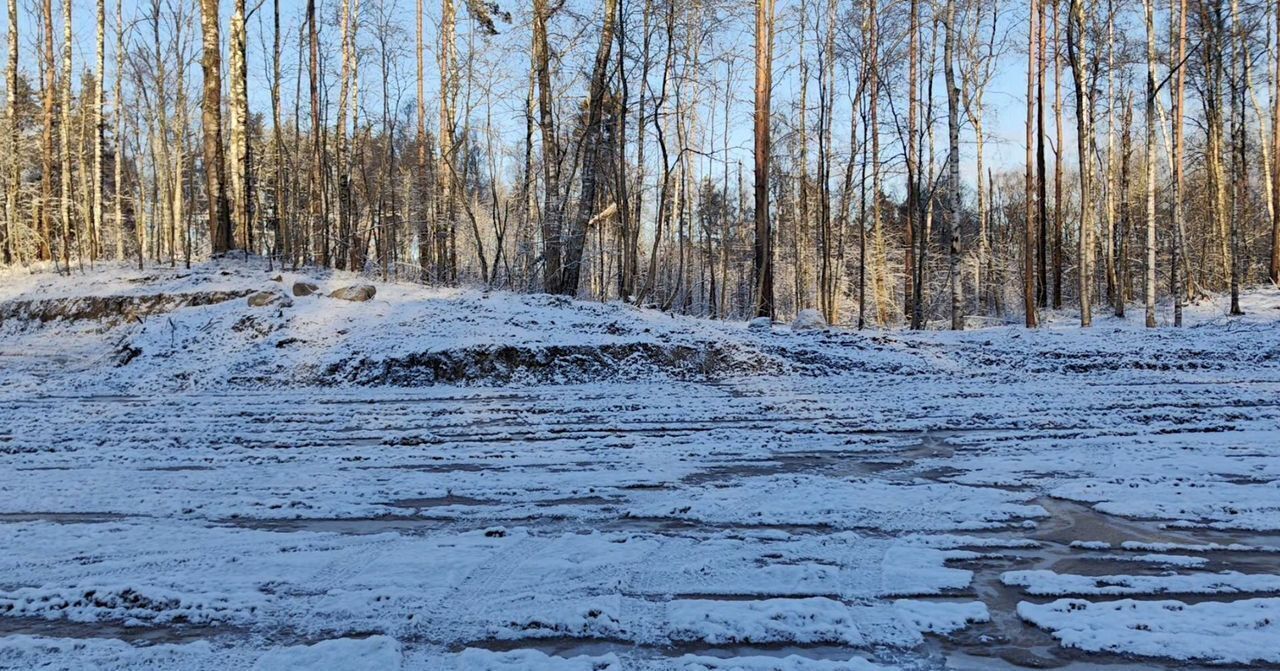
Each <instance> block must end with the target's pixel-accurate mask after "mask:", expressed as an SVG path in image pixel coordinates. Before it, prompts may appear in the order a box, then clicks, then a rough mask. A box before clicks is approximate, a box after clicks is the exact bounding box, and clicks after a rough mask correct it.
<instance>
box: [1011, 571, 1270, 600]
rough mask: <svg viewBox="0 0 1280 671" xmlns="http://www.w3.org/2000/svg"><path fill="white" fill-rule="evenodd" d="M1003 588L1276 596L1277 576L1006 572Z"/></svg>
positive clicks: (1040, 591)
mask: <svg viewBox="0 0 1280 671" xmlns="http://www.w3.org/2000/svg"><path fill="white" fill-rule="evenodd" d="M1000 579H1001V581H1002V582H1004V584H1006V585H1013V586H1018V587H1024V588H1026V592H1027V594H1038V595H1053V596H1058V595H1067V594H1071V595H1086V594H1096V595H1103V594H1105V595H1119V594H1233V593H1239V592H1252V593H1273V592H1280V575H1258V574H1248V573H1239V572H1236V571H1223V572H1221V573H1193V574H1185V575H1161V576H1147V575H1098V576H1086V575H1070V574H1063V573H1055V572H1053V571H1046V570H1036V571H1009V572H1007V573H1005V574H1004V575H1002V576H1001V578H1000Z"/></svg>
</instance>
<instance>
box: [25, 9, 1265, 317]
mask: <svg viewBox="0 0 1280 671" xmlns="http://www.w3.org/2000/svg"><path fill="white" fill-rule="evenodd" d="M775 2H776V0H755V2H751V3H744V2H742V1H740V0H688V1H685V0H599V2H594V1H589V0H559V1H558V2H556V1H552V0H533V1H532V3H531V5H529V6H526V5H524V4H521V3H512V2H502V1H501V0H500V1H499V2H497V3H490V2H485V1H483V0H430V3H429V5H424V0H305V1H304V2H295V3H284V6H282V3H281V2H280V0H256V1H255V2H252V3H248V4H247V3H246V0H231V3H230V6H229V7H226V6H223V5H222V3H220V2H219V0H199V2H198V3H197V2H195V0H144V1H143V2H137V3H135V2H129V3H125V2H123V0H114V1H113V2H111V3H108V2H107V1H106V0H96V1H95V2H94V4H93V6H92V10H93V11H92V12H90V9H91V8H90V6H89V5H88V3H81V4H76V3H73V2H71V1H70V0H31V1H29V2H25V3H24V4H23V6H22V7H19V3H18V1H17V0H7V5H8V6H7V9H8V21H7V24H8V40H7V44H8V54H7V56H8V59H7V68H6V77H5V92H6V95H5V100H6V106H5V109H4V114H3V120H2V121H3V124H2V126H0V129H2V130H3V136H4V137H3V140H0V144H2V146H3V147H4V152H3V155H4V159H3V166H0V168H2V169H3V175H0V185H2V186H3V194H4V198H3V211H2V217H0V224H2V225H0V248H2V253H3V257H2V260H3V262H4V264H6V265H17V266H26V265H31V264H53V265H54V266H56V267H57V268H58V269H59V270H61V271H62V272H68V273H70V272H77V271H78V269H80V268H83V267H85V266H89V265H92V264H94V263H98V262H101V261H107V260H110V261H112V262H129V263H136V264H137V265H139V266H145V265H146V264H168V265H181V264H188V265H189V264H190V263H192V261H193V259H201V258H205V257H207V256H209V255H232V256H234V255H235V254H240V253H243V254H246V255H247V254H253V255H259V256H262V257H266V258H268V259H270V260H271V263H273V264H279V265H280V266H284V267H298V266H303V265H319V266H324V267H333V268H341V269H347V270H353V271H362V272H366V273H371V274H378V275H381V276H384V277H388V278H400V279H409V280H417V281H422V282H428V283H433V284H445V285H453V284H470V285H484V286H489V287H496V288H508V289H514V290H519V291H546V292H552V293H562V294H567V295H574V296H580V297H584V298H586V297H589V298H595V299H600V300H614V299H620V300H625V301H630V302H634V303H637V304H645V305H655V306H657V307H660V308H662V309H666V310H672V311H677V312H682V313H689V314H698V315H707V316H711V317H718V318H744V317H748V316H755V315H764V316H772V317H778V318H786V317H789V316H791V315H794V314H796V313H798V312H799V311H800V310H803V309H807V308H814V309H817V310H819V311H821V312H822V313H823V315H824V316H825V318H826V319H827V320H828V321H830V322H833V323H847V324H856V325H857V326H859V327H861V326H864V325H879V326H888V325H896V324H906V325H910V326H913V327H916V328H923V327H926V326H928V325H929V324H930V323H931V321H941V323H945V324H949V325H950V326H951V327H952V328H963V326H964V325H965V324H966V322H967V321H971V320H975V319H979V320H981V319H986V320H1018V321H1025V323H1026V324H1027V325H1028V326H1034V325H1036V323H1037V319H1038V313H1039V312H1040V311H1042V310H1045V309H1050V308H1052V309H1057V308H1064V307H1065V308H1073V309H1075V308H1078V309H1079V311H1080V318H1081V322H1082V323H1083V324H1086V325H1087V324H1089V323H1090V321H1091V319H1092V315H1093V313H1095V312H1097V311H1099V310H1105V311H1108V312H1114V313H1116V314H1123V312H1124V310H1125V309H1126V306H1130V305H1134V304H1137V305H1140V306H1142V308H1143V309H1145V311H1146V318H1147V322H1148V324H1149V325H1156V323H1157V312H1156V306H1157V304H1158V302H1160V301H1172V302H1173V303H1174V305H1175V317H1174V319H1175V322H1178V323H1180V320H1181V307H1182V305H1183V304H1184V303H1185V302H1187V301H1191V300H1196V299H1197V298H1200V297H1203V296H1207V295H1210V294H1214V293H1219V292H1229V293H1230V294H1231V297H1232V311H1233V312H1238V311H1239V304H1238V296H1239V293H1240V291H1241V288H1242V287H1245V286H1249V285H1256V284H1260V283H1265V282H1273V283H1274V282H1277V280H1278V279H1280V277H1278V276H1280V202H1278V201H1280V166H1278V165H1277V157H1280V133H1277V129H1278V128H1280V96H1277V95H1276V91H1277V86H1276V83H1277V80H1278V79H1280V49H1278V48H1277V35H1280V10H1278V9H1277V7H1276V4H1277V3H1274V2H1271V1H1270V0H1158V1H1157V0H1143V1H1142V2H1120V1H1110V0H1108V1H1103V2H1097V1H1093V0H1018V1H1016V2H1015V1H1013V0H1007V1H1005V2H1000V1H998V0H853V1H850V0H788V2H787V3H784V4H782V5H777V4H775ZM398 3H404V6H401V4H398ZM410 3H412V6H410ZM109 4H110V5H113V6H109ZM227 10H229V11H230V14H229V16H224V15H223V14H222V13H223V12H224V11H227ZM228 19H229V20H228ZM92 28H96V30H89V29H92ZM224 28H225V30H224ZM90 35H92V36H93V40H92V44H91V45H90V44H88V42H89V36H90ZM85 53H91V54H92V57H90V58H84V57H83V56H82V54H85ZM1011 73H1013V74H1016V75H1017V77H1018V78H1021V77H1023V76H1025V98H1021V95H1022V91H1021V82H1019V84H1018V89H1019V90H1017V91H1010V90H1009V85H1008V82H1009V81H1011V80H1012V77H1011ZM1011 94H1012V95H1011ZM1014 99H1016V100H1017V102H1016V104H1017V105H1022V104H1023V103H1022V102H1021V101H1022V100H1025V101H1027V103H1026V104H1025V150H1026V154H1025V165H1010V161H1009V159H1008V158H1007V157H1005V158H1003V159H1002V160H1001V161H995V160H993V158H992V147H993V146H996V147H999V146H1002V145H1004V144H1011V143H1012V142H1017V141H1018V140H1019V138H1016V137H1015V138H1008V137H1002V133H1003V135H1008V124H1007V123H1006V124H1005V127H1003V128H1002V127H999V126H996V127H994V128H993V125H995V124H996V120H998V119H999V118H1001V116H1002V115H1001V114H1000V113H999V112H1001V111H1002V110H1004V109H1007V108H1008V107H1009V105H1010V100H1014ZM996 108H1000V109H996ZM1021 111H1022V110H1021V109H1019V112H1018V113H1019V114H1021ZM1022 122H1023V121H1022V119H1019V126H1021V124H1022ZM748 130H749V131H750V132H749V133H748ZM748 135H750V137H748ZM1011 141H1012V142H1011ZM1019 163H1021V162H1019Z"/></svg>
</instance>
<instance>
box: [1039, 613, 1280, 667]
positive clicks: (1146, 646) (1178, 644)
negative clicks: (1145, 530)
mask: <svg viewBox="0 0 1280 671" xmlns="http://www.w3.org/2000/svg"><path fill="white" fill-rule="evenodd" d="M1018 614H1019V615H1020V616H1022V617H1023V618H1024V619H1026V620H1028V621H1030V622H1033V623H1035V624H1036V625H1037V626H1040V627H1043V628H1045V629H1048V630H1050V631H1051V632H1052V633H1053V636H1054V638H1056V639H1058V640H1059V641H1061V642H1062V644H1063V645H1066V646H1069V647H1073V648H1080V649H1082V650H1090V651H1109V652H1125V653H1129V654H1135V655H1145V656H1150V657H1169V658H1173V659H1180V660H1196V661H1205V662H1213V663H1219V664H1250V663H1255V662H1272V663H1274V662H1280V645H1277V643H1280V599H1246V600H1241V601H1232V602H1226V603H1219V602H1214V601H1206V602H1203V603H1198V604H1185V603H1182V602H1181V601H1134V600H1131V599H1125V600H1122V601H1109V602H1105V603H1091V602H1089V601H1082V600H1079V599H1060V600H1058V601H1054V602H1052V603H1047V604H1044V605H1038V604H1033V603H1026V602H1024V603H1020V604H1018Z"/></svg>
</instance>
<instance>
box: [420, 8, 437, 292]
mask: <svg viewBox="0 0 1280 671" xmlns="http://www.w3.org/2000/svg"><path fill="white" fill-rule="evenodd" d="M422 4H423V0H417V23H416V28H417V31H416V32H417V39H418V48H417V51H416V53H417V56H418V115H417V121H418V174H417V175H416V177H417V184H418V268H419V271H420V273H421V277H422V281H423V282H426V281H427V280H428V278H430V277H431V268H432V265H433V260H434V255H433V254H432V241H433V236H432V226H431V217H430V215H429V212H430V207H429V204H430V202H429V198H428V196H427V191H428V189H427V160H428V157H427V154H428V152H427V99H426V94H425V90H424V84H423V83H424V81H425V79H426V61H425V58H426V57H425V55H424V54H425V53H426V41H425V40H424V38H423V33H422V30H423V11H422Z"/></svg>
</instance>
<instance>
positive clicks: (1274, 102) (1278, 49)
mask: <svg viewBox="0 0 1280 671" xmlns="http://www.w3.org/2000/svg"><path fill="white" fill-rule="evenodd" d="M1185 1H1186V0H1183V2H1184V3H1185ZM1274 9H1275V15H1276V16H1275V20H1276V23H1275V30H1274V33H1275V40H1276V43H1275V54H1274V57H1275V59H1274V63H1273V64H1272V76H1271V88H1272V90H1271V157H1272V160H1273V161H1274V163H1273V167H1272V168H1271V184H1270V186H1271V194H1272V195H1271V200H1272V202H1273V204H1274V207H1272V208H1271V268H1270V273H1269V276H1270V278H1271V283H1272V284H1280V91H1277V90H1276V89H1277V88H1278V87H1280V6H1275V8H1274ZM1183 22H1184V23H1183V35H1182V37H1181V39H1182V40H1183V41H1185V40H1186V35H1185V30H1186V25H1185V19H1184V20H1183ZM1179 76H1181V75H1179Z"/></svg>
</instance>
